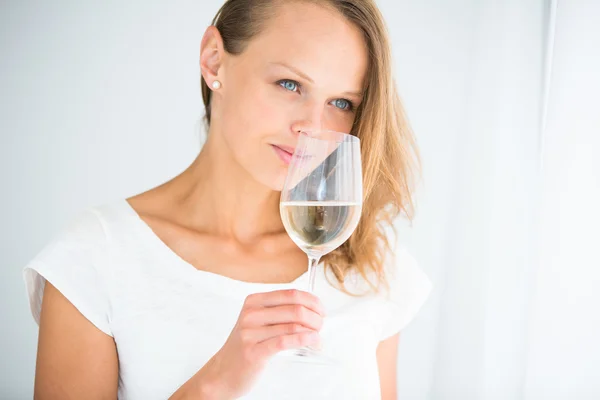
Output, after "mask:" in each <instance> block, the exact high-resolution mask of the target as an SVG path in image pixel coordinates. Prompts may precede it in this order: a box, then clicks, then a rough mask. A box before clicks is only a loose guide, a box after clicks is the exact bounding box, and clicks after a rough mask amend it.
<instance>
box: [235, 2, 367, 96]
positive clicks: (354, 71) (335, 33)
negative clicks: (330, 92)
mask: <svg viewBox="0 0 600 400" xmlns="http://www.w3.org/2000/svg"><path fill="white" fill-rule="evenodd" d="M244 53H245V57H248V58H250V59H254V60H253V61H254V62H256V63H258V64H264V65H268V64H270V63H273V62H284V63H286V64H288V65H292V66H293V67H295V68H297V69H299V70H301V71H302V72H304V73H305V74H307V75H308V76H310V77H311V78H312V79H313V80H314V81H315V84H329V85H337V84H339V85H341V86H343V87H341V88H340V89H342V90H348V89H360V88H361V87H362V83H363V81H364V77H365V74H366V71H367V65H368V64H367V63H368V49H367V47H366V43H365V40H364V38H363V35H362V32H361V31H360V29H359V28H358V27H356V26H355V25H354V24H352V23H351V22H350V21H348V20H347V19H346V18H345V17H344V16H343V15H342V14H340V13H339V12H337V11H335V10H333V9H330V8H326V7H323V6H320V5H316V4H312V3H308V2H298V1H291V2H284V3H283V4H281V5H279V6H277V12H276V14H275V16H274V17H272V18H270V19H269V21H267V22H266V25H265V26H264V28H263V30H262V32H261V33H260V34H259V35H258V36H257V37H255V38H254V39H252V41H251V42H250V43H249V45H248V47H247V49H246V51H245V52H244Z"/></svg>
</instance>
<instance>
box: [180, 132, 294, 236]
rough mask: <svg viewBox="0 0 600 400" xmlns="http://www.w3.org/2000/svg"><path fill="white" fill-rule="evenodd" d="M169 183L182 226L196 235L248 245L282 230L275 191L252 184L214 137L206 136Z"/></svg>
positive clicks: (245, 173) (278, 196)
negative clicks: (183, 219) (182, 218)
mask: <svg viewBox="0 0 600 400" xmlns="http://www.w3.org/2000/svg"><path fill="white" fill-rule="evenodd" d="M169 185H170V186H172V187H171V193H174V194H175V195H176V197H177V198H176V199H175V203H176V207H177V209H178V210H179V211H180V212H181V213H182V215H185V216H186V224H187V225H191V226H193V227H194V229H196V230H198V231H201V232H206V233H209V234H213V235H218V236H223V237H229V238H232V239H235V240H237V241H240V242H243V243H248V242H252V241H254V240H256V239H259V238H261V237H263V236H265V235H272V234H276V233H281V232H283V230H284V229H283V224H282V222H281V217H280V215H279V198H280V192H277V191H274V190H272V189H271V188H268V187H266V186H264V185H262V184H260V183H259V182H257V181H256V180H254V179H253V178H252V177H251V176H250V175H249V174H248V172H247V171H246V170H245V169H244V168H243V167H242V166H241V165H239V164H238V163H237V162H236V161H235V159H234V158H233V156H232V154H231V152H230V150H229V149H228V148H227V146H226V144H225V143H223V142H222V141H221V140H219V136H217V135H214V134H209V139H208V141H207V142H206V144H205V146H204V147H203V149H202V151H201V152H200V154H199V155H198V157H197V158H196V160H195V161H194V162H193V163H192V165H190V167H189V168H188V169H187V170H186V171H185V172H183V173H182V174H181V175H179V176H178V177H177V178H175V179H174V180H173V181H171V182H170V183H169ZM173 187H174V188H173Z"/></svg>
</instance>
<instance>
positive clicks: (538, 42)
mask: <svg viewBox="0 0 600 400" xmlns="http://www.w3.org/2000/svg"><path fill="white" fill-rule="evenodd" d="M378 3H379V4H380V6H381V9H382V11H383V12H384V15H385V17H386V20H387V22H388V25H389V29H390V33H391V36H392V43H393V51H394V56H395V57H394V58H395V63H396V66H395V68H396V73H397V74H396V75H397V81H398V86H399V89H400V92H401V95H402V97H403V99H404V100H405V105H406V108H407V110H408V115H409V118H410V120H411V123H412V125H413V128H414V129H415V131H416V135H417V140H418V144H419V146H420V149H421V153H422V157H423V161H424V165H423V167H424V181H423V184H422V186H421V187H420V190H419V192H418V196H417V203H418V214H417V219H416V220H415V223H414V225H413V227H412V228H409V227H408V226H406V224H403V225H401V232H402V237H403V240H404V241H405V242H406V244H407V245H408V246H409V248H410V249H411V250H412V252H413V254H414V255H415V256H416V257H417V259H418V260H419V261H420V263H421V266H422V268H423V269H424V270H425V271H426V273H427V274H428V275H429V276H430V278H431V279H432V281H433V282H434V286H435V288H434V289H435V290H434V292H433V294H432V296H431V298H430V299H429V301H428V303H427V304H426V306H425V307H424V308H423V310H422V312H421V313H420V314H419V316H418V317H417V319H416V320H415V321H414V322H413V323H412V324H411V325H410V326H409V327H408V328H407V329H406V331H405V332H403V334H402V339H401V348H400V353H399V376H398V379H399V391H400V398H401V399H407V400H408V399H457V400H469V399H530V400H538V399H539V400H542V399H592V398H600V386H599V385H600V383H594V382H598V381H600V380H599V379H598V378H600V377H599V375H600V374H599V373H598V371H599V367H598V365H599V364H600V351H599V350H598V347H599V346H598V343H597V341H596V340H595V339H593V338H594V337H596V338H597V337H598V336H599V335H600V332H599V330H600V329H598V328H599V327H600V321H599V317H598V315H599V314H600V313H599V312H598V306H599V305H600V299H599V296H598V294H597V293H594V289H595V288H598V287H599V285H600V279H599V278H600V276H599V273H598V270H600V268H599V267H600V260H599V259H598V256H597V254H596V253H595V252H594V253H592V250H591V249H592V246H593V245H594V244H595V243H597V242H598V240H600V234H599V232H598V226H599V225H600V221H599V220H598V216H597V213H596V211H595V210H594V208H595V207H593V204H598V202H597V201H596V200H600V198H599V197H600V194H599V193H598V187H600V182H599V178H598V175H599V174H598V171H600V166H599V165H598V161H597V159H594V156H593V150H594V149H598V147H596V146H597V145H598V141H597V139H595V138H594V136H597V135H598V133H599V132H600V131H599V130H598V127H600V123H598V118H597V117H596V115H598V114H599V113H598V112H597V111H594V110H595V109H597V108H598V104H600V102H599V101H598V97H597V93H599V92H600V88H599V87H598V86H599V85H598V83H597V81H596V80H595V79H597V77H596V75H595V74H596V73H594V72H593V71H598V70H600V62H599V61H598V57H597V52H598V48H600V39H599V38H598V37H600V33H599V32H598V30H597V27H594V23H593V21H594V20H596V21H597V20H598V19H600V6H598V3H594V2H593V1H592V0H590V1H588V2H586V1H579V2H577V1H572V2H567V3H566V4H563V3H561V4H559V6H558V7H556V3H551V2H549V1H548V2H546V1H543V0H506V1H502V2H498V1H493V0H455V1H450V0H429V1H413V0H380V1H378ZM220 4H221V2H220V1H217V0H214V1H208V0H196V1H189V0H188V1H184V0H178V1H170V2H166V1H156V0H152V1H136V0H128V1H106V2H89V1H88V2H73V1H65V0H63V1H55V2H40V1H32V0H28V1H16V0H13V1H3V2H2V3H1V5H0V32H1V34H0V51H1V53H0V54H1V56H0V57H1V66H0V68H1V69H0V168H1V169H0V171H1V174H2V175H1V179H2V180H1V188H2V196H1V197H0V220H1V221H2V225H1V230H0V232H1V236H0V244H1V253H0V260H1V264H0V334H1V340H0V398H2V399H4V398H6V399H26V398H31V397H32V387H33V373H34V365H35V352H36V343H37V327H36V325H35V324H34V322H33V320H32V318H31V316H30V313H29V309H28V304H27V300H26V295H25V287H24V284H23V281H22V278H21V270H22V268H23V266H24V265H25V263H26V262H27V261H28V260H29V259H31V258H32V257H33V256H34V255H35V254H36V253H37V251H39V250H40V249H41V247H42V246H43V245H44V244H45V243H46V242H47V241H48V240H49V239H50V238H51V237H52V236H53V234H55V233H56V231H57V230H58V229H59V228H60V227H61V226H63V225H64V223H66V221H67V220H68V219H69V218H70V217H72V216H73V215H74V214H75V213H76V212H77V211H78V210H81V209H82V208H85V207H87V206H89V205H92V204H101V203H104V202H106V201H111V200H114V199H117V198H123V197H127V196H130V195H133V194H136V193H139V192H141V191H144V190H146V189H149V188H151V187H154V186H156V185H158V184H160V183H162V182H164V181H165V180H167V179H169V178H171V177H172V176H174V175H176V174H177V173H179V172H180V171H182V170H183V169H184V168H185V167H186V166H187V165H188V164H189V163H190V162H191V161H192V160H193V158H194V157H195V155H196V154H197V152H198V150H199V148H200V145H201V140H200V139H201V133H200V126H201V124H200V118H201V117H202V115H203V110H202V101H201V96H200V90H199V69H198V52H199V46H200V39H201V36H202V33H203V32H204V29H205V28H206V27H207V26H208V24H209V23H210V20H211V19H212V17H213V15H214V14H215V12H216V11H217V9H218V7H219V6H220ZM561 7H562V8H561ZM594 13H595V14H594ZM594 15H595V17H594ZM594 18H595V19H594ZM593 29H596V30H593ZM596 35H597V36H596ZM571 68H576V70H571ZM585 74H587V75H585ZM577 100H579V102H580V103H577ZM594 102H595V104H596V106H594V107H593V106H592V104H593V103H594ZM577 104H581V105H582V106H578V105H577ZM568 105H571V107H570V108H569V107H568ZM565 110H566V111H565ZM567 111H568V112H570V113H571V114H569V115H565V114H564V112H567ZM544 128H545V129H544ZM571 130H572V131H571ZM567 131H570V132H567ZM548 132H549V133H548ZM566 133H568V135H566ZM575 138H577V139H575ZM574 143H578V145H577V146H576V145H574ZM565 149H567V150H568V149H572V151H571V152H568V151H563V150H565ZM574 160H575V161H577V162H575V161H574ZM542 161H543V163H542ZM542 165H543V166H544V168H540V167H541V166H542ZM574 177H577V179H574ZM569 182H570V183H569ZM565 188H568V189H565ZM565 191H567V192H565ZM564 193H568V195H565V196H562V197H561V194H564ZM574 205H576V207H574ZM586 207H587V208H586ZM557 210H558V211H560V210H562V212H558V217H557ZM574 216H575V217H577V218H576V219H574V218H575V217H574ZM557 230H560V232H563V233H565V234H564V235H563V236H559V235H556V234H553V232H556V231H557ZM540 233H542V234H540ZM566 233H568V235H567V234H566ZM564 237H568V238H569V240H568V241H567V242H566V245H565V240H564ZM540 260H541V261H540ZM569 271H570V272H569ZM569 273H570V275H569ZM557 293H558V294H559V295H557ZM563 322H564V323H563Z"/></svg>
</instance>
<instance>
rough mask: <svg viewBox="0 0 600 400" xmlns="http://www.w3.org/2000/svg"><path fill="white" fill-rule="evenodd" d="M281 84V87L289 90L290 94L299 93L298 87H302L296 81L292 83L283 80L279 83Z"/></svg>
mask: <svg viewBox="0 0 600 400" xmlns="http://www.w3.org/2000/svg"><path fill="white" fill-rule="evenodd" d="M277 83H278V84H279V86H281V87H282V88H284V89H286V90H289V91H290V92H297V91H298V87H299V86H300V85H299V84H298V82H295V81H290V80H287V79H284V80H281V81H279V82H277Z"/></svg>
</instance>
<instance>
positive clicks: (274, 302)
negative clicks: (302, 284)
mask: <svg viewBox="0 0 600 400" xmlns="http://www.w3.org/2000/svg"><path fill="white" fill-rule="evenodd" d="M286 304H300V305H303V306H305V307H306V308H309V309H311V310H313V311H314V312H316V313H318V314H321V315H322V316H325V307H323V303H321V300H320V299H319V298H318V297H317V296H315V295H313V294H312V293H308V292H304V291H302V290H297V289H286V290H276V291H273V292H266V293H256V294H251V295H250V296H248V297H247V298H246V302H245V306H247V307H276V306H281V305H286Z"/></svg>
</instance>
